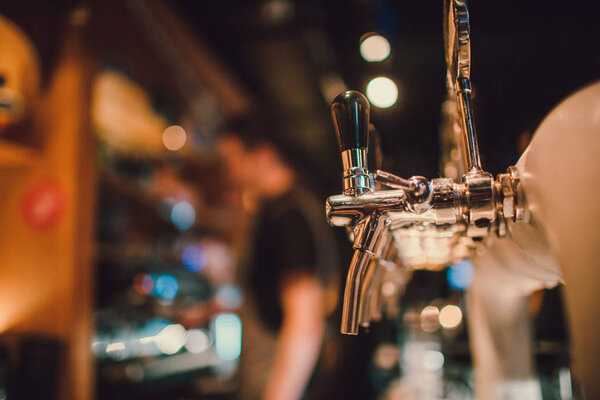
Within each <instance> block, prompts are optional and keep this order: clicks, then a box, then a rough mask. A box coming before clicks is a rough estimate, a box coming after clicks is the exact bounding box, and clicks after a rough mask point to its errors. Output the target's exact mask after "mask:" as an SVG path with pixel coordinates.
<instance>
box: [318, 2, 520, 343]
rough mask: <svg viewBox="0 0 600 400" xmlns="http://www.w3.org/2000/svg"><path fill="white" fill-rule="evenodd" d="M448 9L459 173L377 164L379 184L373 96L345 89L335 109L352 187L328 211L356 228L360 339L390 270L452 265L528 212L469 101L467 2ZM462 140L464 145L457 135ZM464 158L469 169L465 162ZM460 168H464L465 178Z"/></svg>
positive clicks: (345, 322)
mask: <svg viewBox="0 0 600 400" xmlns="http://www.w3.org/2000/svg"><path fill="white" fill-rule="evenodd" d="M445 12H446V17H447V20H446V26H445V28H446V29H445V37H446V42H447V43H446V59H447V63H448V100H447V101H446V104H447V105H448V104H449V105H453V107H449V106H448V107H447V110H446V111H447V128H446V135H447V138H446V139H447V144H449V145H451V146H453V148H447V150H450V153H451V154H450V157H447V159H448V160H452V162H453V163H454V174H453V175H452V176H450V177H444V178H437V179H433V180H431V181H430V180H428V179H426V178H425V177H422V176H413V177H411V178H409V179H405V178H402V177H399V176H396V175H394V174H392V173H390V172H387V171H382V170H377V171H376V172H375V173H374V174H373V180H374V181H375V182H377V183H379V184H380V185H383V186H386V187H389V188H392V189H383V190H375V188H374V187H373V185H372V183H371V177H370V172H369V170H368V166H367V161H366V160H367V153H368V148H367V143H368V133H369V132H368V125H369V103H368V101H367V99H366V98H365V97H364V96H362V95H361V94H360V93H358V92H355V91H347V92H344V93H341V94H340V95H338V96H337V97H336V99H335V100H334V101H333V103H332V106H331V113H332V117H333V120H334V126H335V128H336V134H337V136H338V144H339V147H340V152H341V156H342V163H343V168H344V171H343V183H344V191H343V194H340V195H334V196H330V197H329V198H328V199H327V201H326V216H327V220H328V222H329V223H330V224H331V225H334V226H345V227H346V228H347V229H348V230H349V232H350V233H351V237H352V238H353V241H354V245H353V247H354V249H355V253H354V257H353V259H352V263H351V265H350V268H349V270H348V276H347V280H346V288H345V292H344V302H343V315H342V328H341V330H342V333H346V334H351V335H355V334H357V333H358V329H359V326H360V325H362V326H368V325H369V323H370V321H371V320H372V319H373V318H377V317H378V316H379V315H380V310H381V297H380V293H379V292H378V290H379V288H381V287H382V286H381V285H383V283H384V282H383V280H382V276H383V275H384V274H385V271H388V272H389V271H390V270H394V269H396V270H398V271H399V270H407V271H410V270H413V269H420V268H425V269H441V268H444V267H445V266H447V265H448V264H450V263H452V262H455V261H458V260H460V259H463V258H465V257H470V256H472V255H474V253H475V250H476V249H477V248H478V247H479V246H481V245H482V243H483V242H484V241H485V240H486V239H487V238H489V237H490V236H494V235H495V236H497V237H505V236H507V235H508V234H509V227H508V223H507V221H510V222H511V223H512V222H517V221H521V220H523V219H524V218H525V217H526V216H525V210H526V206H525V197H524V194H523V189H522V185H521V184H520V176H519V173H518V171H517V170H516V169H515V168H512V167H511V168H509V169H508V171H507V172H506V173H505V174H500V175H499V176H498V177H497V178H496V179H494V177H493V176H492V175H491V174H490V173H488V172H486V171H484V170H483V169H482V167H481V162H480V155H479V148H478V144H477V134H476V129H475V123H474V120H473V108H472V104H471V82H470V80H469V77H470V62H471V60H470V57H471V53H470V38H469V14H468V10H467V8H466V2H465V1H464V0H448V1H447V2H446V11H445ZM453 113H454V114H453ZM458 121H460V122H461V124H462V126H459V124H458V123H457V122H458ZM448 129H450V130H448ZM461 137H462V142H463V143H462V146H460V143H459V140H457V139H459V138H461ZM461 160H462V161H463V164H464V165H463V166H460V165H459V164H460V162H461ZM458 171H466V172H464V173H462V174H461V175H458ZM451 172H452V171H451ZM378 189H379V186H378ZM390 249H393V251H391V250H390ZM390 265H395V266H396V267H395V268H393V267H392V268H390ZM385 266H387V267H385ZM386 276H388V275H386Z"/></svg>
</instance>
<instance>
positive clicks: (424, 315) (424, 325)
mask: <svg viewBox="0 0 600 400" xmlns="http://www.w3.org/2000/svg"><path fill="white" fill-rule="evenodd" d="M439 315H440V310H438V308H437V307H435V306H427V307H425V308H423V310H421V329H423V330H424V331H425V332H428V333H432V332H435V331H437V330H438V328H439V327H440V324H439V323H438V318H439Z"/></svg>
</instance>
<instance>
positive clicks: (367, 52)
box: [360, 35, 391, 62]
mask: <svg viewBox="0 0 600 400" xmlns="http://www.w3.org/2000/svg"><path fill="white" fill-rule="evenodd" d="M390 52H391V47H390V42H389V41H388V40H387V39H386V38H384V37H383V36H381V35H372V36H369V37H367V38H366V39H364V40H363V41H362V42H361V43H360V55H361V56H362V57H363V58H364V59H365V60H366V61H368V62H377V61H383V60H385V59H386V58H388V56H389V55H390Z"/></svg>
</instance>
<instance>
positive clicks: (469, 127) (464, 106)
mask: <svg viewBox="0 0 600 400" xmlns="http://www.w3.org/2000/svg"><path fill="white" fill-rule="evenodd" d="M457 86H458V103H459V111H460V118H461V122H462V129H463V134H464V138H465V145H466V156H467V160H466V162H467V170H468V171H470V170H472V169H479V170H480V169H481V160H480V157H479V145H478V143H477V132H476V131H475V123H474V121H473V106H472V104H471V81H470V80H469V79H467V78H460V79H459V80H458V85H457Z"/></svg>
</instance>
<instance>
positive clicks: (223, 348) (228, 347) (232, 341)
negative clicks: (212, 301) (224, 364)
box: [215, 313, 242, 361]
mask: <svg viewBox="0 0 600 400" xmlns="http://www.w3.org/2000/svg"><path fill="white" fill-rule="evenodd" d="M215 347H216V350H217V355H218V356H219V358H220V359H221V360H225V361H233V360H235V359H237V358H238V357H239V356H240V353H241V352H242V322H241V321H240V318H239V317H238V316H237V315H235V314H230V313H224V314H219V315H218V316H217V318H215Z"/></svg>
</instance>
